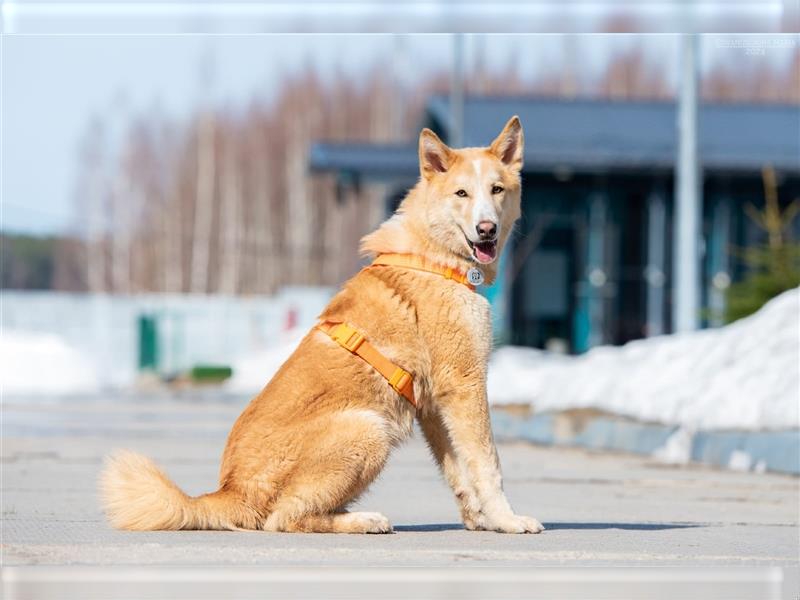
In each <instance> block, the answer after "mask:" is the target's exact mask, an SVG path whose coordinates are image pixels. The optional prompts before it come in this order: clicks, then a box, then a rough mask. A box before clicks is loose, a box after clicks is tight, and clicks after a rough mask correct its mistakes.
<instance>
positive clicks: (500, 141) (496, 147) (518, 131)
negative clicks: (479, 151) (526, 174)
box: [489, 115, 525, 172]
mask: <svg viewBox="0 0 800 600" xmlns="http://www.w3.org/2000/svg"><path fill="white" fill-rule="evenodd" d="M524 145H525V137H524V136H523V134H522V123H520V122H519V117H518V116H516V115H514V116H513V117H511V118H510V119H509V120H508V123H506V126H505V127H503V131H501V132H500V135H498V136H497V138H495V140H494V141H493V142H492V145H491V146H489V150H490V151H491V152H492V153H493V154H494V155H495V156H497V158H499V159H500V160H501V161H502V162H503V164H505V165H507V166H509V167H510V168H512V169H514V170H515V171H518V172H519V171H520V170H522V150H523V146H524Z"/></svg>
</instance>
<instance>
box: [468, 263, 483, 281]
mask: <svg viewBox="0 0 800 600" xmlns="http://www.w3.org/2000/svg"><path fill="white" fill-rule="evenodd" d="M467 281H469V282H470V283H471V284H472V285H481V284H482V283H483V273H481V272H480V271H479V270H478V269H476V268H475V267H472V268H471V269H470V270H469V271H467Z"/></svg>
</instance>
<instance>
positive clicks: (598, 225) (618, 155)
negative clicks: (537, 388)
mask: <svg viewBox="0 0 800 600" xmlns="http://www.w3.org/2000/svg"><path fill="white" fill-rule="evenodd" d="M514 114H517V115H519V116H520V118H521V120H522V123H523V126H524V128H525V166H524V170H523V194H522V212H523V217H522V219H521V221H520V223H519V227H518V232H517V234H516V235H515V236H514V237H513V239H512V241H511V242H510V243H509V245H508V247H507V249H506V252H505V253H504V256H503V257H502V259H501V260H502V261H503V268H502V276H501V277H500V278H499V280H498V282H497V283H496V284H495V285H494V286H492V288H489V289H488V290H485V291H484V293H486V295H487V296H488V297H489V298H490V300H491V302H492V304H493V307H494V310H495V320H496V321H495V331H496V332H497V334H498V337H499V338H500V340H501V341H504V342H510V343H514V344H523V345H530V346H537V347H548V346H549V347H561V348H566V349H568V350H569V351H571V352H583V351H585V350H587V349H588V348H590V347H592V346H596V345H599V344H603V343H612V344H621V343H624V342H626V341H628V340H631V339H636V338H640V337H644V336H649V335H657V334H660V333H667V332H670V331H671V330H672V323H671V312H672V311H671V298H672V289H671V281H672V252H673V248H672V214H673V196H674V193H673V180H674V165H675V156H676V143H677V139H676V126H675V123H676V116H677V115H676V108H675V105H674V104H672V103H665V102H611V101H600V100H552V99H542V98H528V97H467V98H466V100H465V101H464V106H463V115H464V119H463V123H464V126H463V131H462V132H461V135H462V136H463V140H464V145H465V146H482V145H486V144H488V143H489V142H490V141H491V140H492V139H493V138H494V136H495V135H496V134H497V132H499V131H500V129H501V128H502V126H503V124H504V123H505V122H506V120H507V119H508V118H509V117H510V116H511V115H514ZM421 126H426V127H430V128H431V129H433V130H434V131H435V132H436V133H437V134H438V135H439V136H440V137H441V138H442V139H443V140H444V141H445V142H447V141H448V139H451V138H452V136H451V132H452V125H451V111H450V104H449V102H448V99H447V97H433V98H431V99H430V101H429V102H428V104H427V107H426V111H425V115H424V119H423V123H421ZM415 142H416V140H415V141H414V143H411V144H406V145H376V144H358V143H348V144H329V143H324V142H319V143H316V144H315V145H314V146H313V147H312V150H311V155H310V166H311V169H312V171H313V172H333V173H336V174H337V176H338V179H339V182H340V184H341V185H344V186H347V185H358V184H359V182H361V181H364V180H379V181H383V182H385V183H387V184H388V189H389V190H391V191H390V193H389V194H388V197H387V212H388V211H389V210H391V209H393V208H394V207H395V206H396V205H397V203H398V202H399V201H400V199H402V197H403V195H404V194H405V191H406V190H407V189H408V188H410V187H411V186H413V185H414V183H415V181H416V179H417V177H418V175H419V173H418V162H417V149H416V143H415ZM698 152H699V156H700V161H701V172H702V182H703V184H702V199H703V200H702V202H703V205H702V214H703V219H702V232H700V235H701V237H702V239H701V243H700V248H701V256H698V261H700V267H701V268H700V271H701V273H702V282H698V285H700V286H702V289H701V297H702V299H703V306H704V309H703V314H702V319H703V323H704V324H705V325H716V324H718V323H719V315H720V314H721V310H722V309H723V308H724V289H725V288H726V287H727V286H728V285H729V284H730V282H731V281H732V280H736V279H737V278H739V277H741V275H742V272H743V266H742V265H741V264H739V262H738V261H737V260H735V258H734V255H733V253H732V249H733V248H735V247H737V246H738V247H741V246H747V245H750V244H753V243H756V242H758V241H760V240H762V239H763V233H762V232H761V231H760V230H759V229H758V227H757V226H756V225H755V224H754V223H753V222H751V221H750V220H749V218H748V217H747V216H746V214H745V211H744V205H745V204H747V203H753V204H755V205H756V206H762V205H763V202H764V200H763V199H764V188H763V182H762V174H761V171H762V168H763V167H765V166H771V167H773V168H774V169H775V171H776V173H777V177H778V182H779V197H780V198H781V199H782V201H783V202H787V201H789V200H791V199H794V198H797V197H800V111H799V110H798V107H797V106H783V105H743V104H711V105H709V104H703V105H701V106H700V107H699V114H698ZM795 228H796V229H797V225H795ZM798 232H800V231H796V233H798Z"/></svg>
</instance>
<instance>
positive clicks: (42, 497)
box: [2, 392, 800, 597]
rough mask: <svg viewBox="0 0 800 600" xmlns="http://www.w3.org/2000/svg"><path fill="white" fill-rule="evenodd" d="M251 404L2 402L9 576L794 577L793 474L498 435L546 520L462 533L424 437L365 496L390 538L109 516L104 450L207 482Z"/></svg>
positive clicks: (513, 473)
mask: <svg viewBox="0 0 800 600" xmlns="http://www.w3.org/2000/svg"><path fill="white" fill-rule="evenodd" d="M245 403H246V399H242V398H235V397H227V396H222V395H220V394H218V393H213V392H204V393H197V392H186V393H183V394H180V395H167V394H151V395H138V396H133V395H131V396H125V397H117V398H113V399H111V398H70V399H60V400H57V401H55V400H54V401H51V402H46V401H42V400H36V401H30V400H21V399H14V398H6V399H5V400H4V407H3V446H2V461H3V462H2V467H3V468H2V475H3V481H2V490H3V498H2V514H3V565H4V568H6V570H5V572H4V578H5V579H6V580H7V581H8V578H9V577H11V578H12V579H13V578H14V577H17V578H19V577H22V576H23V575H24V574H25V573H30V572H33V573H36V572H37V571H36V570H34V571H26V570H25V569H17V570H16V571H14V570H12V571H9V570H8V569H7V567H14V566H17V567H22V566H31V565H81V566H82V567H85V568H88V567H94V566H102V565H117V566H124V565H128V566H137V567H142V566H148V565H152V566H155V565H158V566H164V565H168V566H172V567H181V566H190V565H191V566H197V565H214V566H220V565H229V566H232V567H233V566H235V567H237V568H238V567H247V566H258V567H261V571H259V572H262V573H263V572H266V571H264V570H263V569H264V568H265V567H285V566H298V567H309V566H320V565H321V566H336V567H342V568H350V567H355V568H360V567H363V566H373V567H396V566H404V567H425V568H431V567H451V566H503V567H517V568H525V569H528V568H529V567H531V566H537V567H548V568H553V567H565V566H566V567H582V566H604V567H620V566H638V567H647V566H652V567H656V566H657V567H664V566H673V567H679V568H683V567H692V568H694V567H698V566H701V567H705V568H706V569H711V570H713V569H721V571H720V572H722V573H728V574H729V575H730V576H733V575H734V574H735V573H736V572H738V573H739V575H740V576H741V574H742V573H744V572H752V573H754V574H755V575H754V577H758V576H761V575H764V574H766V575H764V577H767V579H769V577H773V578H774V577H775V576H776V575H775V573H779V576H778V577H779V578H781V577H782V578H784V579H785V580H786V581H785V582H784V584H782V585H783V588H782V591H781V595H783V596H784V597H791V595H790V594H791V591H792V589H793V588H794V586H795V584H796V581H797V571H796V569H797V565H798V552H799V548H798V543H799V542H798V532H799V531H800V529H799V528H798V523H799V522H800V519H799V515H798V512H799V511H800V508H799V507H800V479H798V478H797V477H791V476H783V475H774V474H753V473H736V472H730V471H719V470H713V469H710V468H704V467H686V468H674V467H667V466H662V465H659V464H657V463H654V462H653V461H651V460H650V459H647V458H642V457H638V456H631V455H624V454H606V453H604V454H592V453H588V452H586V451H583V450H579V449H565V448H557V449H554V448H545V447H536V446H531V445H527V444H521V443H510V444H509V443H504V444H501V445H500V454H501V460H502V464H503V469H504V474H505V487H506V491H507V493H508V495H509V497H510V499H511V502H512V504H513V505H514V507H515V508H516V509H517V510H518V512H522V513H525V514H530V515H532V516H535V517H536V518H538V519H539V520H540V521H542V522H543V523H544V524H545V526H546V527H547V531H545V532H544V533H543V534H541V535H535V536H534V535H522V536H515V535H500V534H495V533H487V532H469V531H465V530H463V529H462V527H461V525H460V523H459V522H458V516H457V511H456V508H455V503H454V502H453V500H452V498H451V496H450V492H449V490H448V489H447V487H446V486H445V485H444V484H443V483H442V481H441V478H440V476H439V474H438V472H437V470H436V468H435V466H434V464H433V462H432V461H431V459H430V458H429V456H428V453H427V450H426V448H425V447H424V445H423V444H422V442H421V441H420V438H419V436H416V437H415V439H413V440H412V441H410V442H409V443H408V444H407V445H406V446H404V447H403V448H401V449H400V450H399V451H398V452H396V454H395V455H394V456H393V458H392V460H391V461H390V464H389V465H388V467H387V469H386V470H385V471H384V473H383V475H382V477H381V478H380V480H379V481H378V482H376V483H375V484H374V485H373V488H372V489H371V491H370V493H369V494H367V495H366V496H365V497H364V498H363V499H362V500H361V501H360V503H359V508H361V509H363V510H371V511H373V510H374V511H380V512H383V513H384V514H385V515H387V516H388V517H389V519H390V520H391V521H392V523H393V525H394V526H395V530H396V533H395V534H394V535H385V536H342V535H339V536H337V535H315V534H307V535H298V534H267V533H260V532H253V533H238V532H205V531H185V532H147V533H136V532H119V531H114V530H111V529H110V528H109V527H108V526H107V525H106V524H105V523H104V521H103V518H102V515H101V513H100V511H99V508H98V504H97V498H96V493H95V480H96V477H97V474H98V471H99V469H100V466H101V461H102V457H103V456H104V455H105V454H107V453H108V452H109V451H111V450H112V449H114V448H118V447H127V448H131V449H134V450H137V451H140V452H143V453H145V454H147V455H149V456H152V457H153V458H155V459H156V460H157V461H158V463H159V464H160V465H161V466H162V467H164V469H165V470H166V471H167V473H168V474H169V475H170V476H171V477H172V478H173V479H174V480H175V481H176V482H177V483H178V484H179V485H180V486H181V487H182V488H183V489H184V490H185V491H186V492H187V493H190V494H199V493H202V492H207V491H210V490H213V489H215V484H216V474H217V469H218V465H219V463H218V461H219V456H220V455H221V452H222V448H223V446H224V443H225V437H226V435H227V432H228V429H229V427H230V426H231V425H232V423H233V421H234V419H235V418H236V416H237V415H238V413H239V412H240V410H241V408H242V407H243V406H244V404H245ZM728 567H735V568H736V569H728ZM772 567H781V568H782V570H778V571H776V570H770V569H771V568H772ZM747 569H750V570H751V571H747ZM759 569H760V570H759ZM708 572H710V571H708ZM87 573H88V571H87ZM640 573H642V572H640ZM759 573H760V574H761V575H758V574H759ZM770 573H771V574H772V575H770ZM21 574H22V575H21ZM87 576H88V575H87ZM23 579H24V577H23ZM573 580H574V578H573ZM773 584H774V581H773V582H772V584H770V585H773ZM773 587H774V585H773ZM593 589H597V588H593ZM736 589H739V590H743V589H745V588H743V587H741V585H740V586H738V588H736ZM770 589H772V588H770Z"/></svg>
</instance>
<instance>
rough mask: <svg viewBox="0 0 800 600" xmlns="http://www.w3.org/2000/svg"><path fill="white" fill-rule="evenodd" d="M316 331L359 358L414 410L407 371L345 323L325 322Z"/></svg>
mask: <svg viewBox="0 0 800 600" xmlns="http://www.w3.org/2000/svg"><path fill="white" fill-rule="evenodd" d="M317 329H319V330H320V331H322V332H324V333H326V334H328V335H329V336H330V337H331V339H332V340H333V341H335V342H336V343H337V344H339V345H340V346H341V347H342V348H344V349H345V350H347V351H348V352H352V353H353V354H356V355H358V356H360V357H361V358H362V359H363V360H364V361H366V362H367V363H368V364H369V365H371V366H372V368H373V369H375V370H376V371H377V372H378V373H380V374H381V375H383V377H384V378H385V379H386V380H387V381H388V382H389V385H391V386H392V387H393V388H394V389H395V391H396V392H397V393H398V394H400V395H401V396H403V397H404V398H405V399H406V400H408V401H409V402H410V403H411V405H412V406H414V407H415V408H416V406H417V401H416V400H415V399H414V378H413V376H412V375H411V373H409V372H408V371H406V370H404V369H402V368H400V367H398V366H397V365H396V364H394V363H393V362H392V361H390V360H389V359H388V358H386V357H385V356H384V355H383V354H381V353H380V352H378V350H376V349H375V346H373V345H372V344H370V343H369V342H368V341H367V340H366V338H365V337H364V336H363V335H362V334H361V333H360V332H359V331H358V330H357V329H355V328H354V327H351V326H350V325H348V324H347V323H334V322H332V321H325V322H323V323H320V324H319V325H317Z"/></svg>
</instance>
